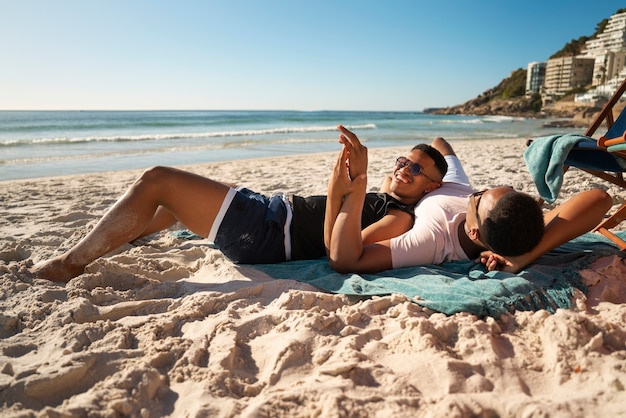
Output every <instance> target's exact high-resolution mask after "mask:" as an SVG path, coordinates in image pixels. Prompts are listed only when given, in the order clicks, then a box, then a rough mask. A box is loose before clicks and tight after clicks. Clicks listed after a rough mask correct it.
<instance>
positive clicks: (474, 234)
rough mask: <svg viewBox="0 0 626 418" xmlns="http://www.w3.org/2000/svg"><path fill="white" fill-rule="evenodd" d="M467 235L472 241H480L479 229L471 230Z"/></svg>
mask: <svg viewBox="0 0 626 418" xmlns="http://www.w3.org/2000/svg"><path fill="white" fill-rule="evenodd" d="M467 235H468V236H469V237H470V239H471V240H472V241H478V240H479V239H480V231H479V230H478V228H469V231H468V234H467Z"/></svg>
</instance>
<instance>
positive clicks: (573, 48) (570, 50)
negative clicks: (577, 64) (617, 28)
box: [550, 9, 626, 59]
mask: <svg viewBox="0 0 626 418" xmlns="http://www.w3.org/2000/svg"><path fill="white" fill-rule="evenodd" d="M624 12H626V9H618V10H617V12H615V14H619V13H624ZM608 23H609V19H602V20H601V21H600V23H598V24H597V25H596V31H595V32H594V33H593V35H591V36H581V37H579V38H578V39H572V40H571V41H569V42H568V43H567V44H565V46H564V47H563V48H562V49H561V50H560V51H558V52H555V53H554V54H552V56H550V59H552V58H561V57H573V56H576V55H578V54H580V53H581V52H582V50H583V47H584V46H585V42H587V41H588V40H589V39H594V38H595V37H597V36H598V35H599V34H601V33H602V32H604V28H606V25H607V24H608Z"/></svg>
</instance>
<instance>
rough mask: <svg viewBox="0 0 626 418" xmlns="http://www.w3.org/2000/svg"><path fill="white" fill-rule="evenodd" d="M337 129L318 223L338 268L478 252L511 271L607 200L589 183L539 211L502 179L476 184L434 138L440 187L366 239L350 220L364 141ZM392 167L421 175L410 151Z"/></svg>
mask: <svg viewBox="0 0 626 418" xmlns="http://www.w3.org/2000/svg"><path fill="white" fill-rule="evenodd" d="M340 131H341V135H340V142H341V143H342V144H343V145H344V147H343V149H342V151H341V153H340V155H339V158H338V160H337V163H336V166H335V170H334V171H333V176H332V177H331V179H330V182H329V188H328V197H329V201H328V205H327V208H328V210H327V213H326V224H325V233H326V237H325V238H326V243H327V247H328V257H329V261H330V264H331V266H332V267H333V268H334V269H335V270H337V271H340V272H377V271H381V270H387V269H390V268H399V267H407V266H416V265H425V264H440V263H443V262H446V261H453V260H469V259H477V260H480V261H481V262H483V263H484V264H485V265H486V266H487V268H488V269H490V270H494V269H499V270H507V271H511V272H517V271H519V270H521V269H522V268H523V267H525V266H526V265H528V264H529V263H531V262H532V261H534V260H535V259H537V258H538V257H539V256H541V255H543V254H544V253H545V252H547V251H550V250H551V249H553V248H555V247H557V246H558V245H561V244H562V243H565V242H567V241H569V240H570V239H572V238H575V237H577V236H578V235H581V234H583V233H585V232H588V231H590V230H591V229H592V228H593V227H595V226H596V225H597V224H598V223H599V222H600V221H601V219H602V217H603V216H604V214H605V213H606V212H607V211H608V210H609V209H610V207H611V205H612V199H611V197H610V196H609V195H608V194H607V193H605V192H604V191H602V190H599V189H595V190H590V191H587V192H583V193H580V194H578V195H576V196H574V197H573V198H571V199H570V200H568V201H567V202H565V203H564V204H562V205H561V206H559V207H557V208H555V209H553V210H551V211H549V212H547V213H545V214H543V213H542V211H541V209H540V208H539V205H538V204H537V202H536V201H535V200H534V199H533V198H532V197H530V196H528V195H526V194H524V193H519V192H516V191H515V190H513V189H512V188H510V187H496V188H493V189H488V190H483V191H476V190H475V189H473V188H472V187H471V185H470V182H469V179H468V177H467V175H466V174H465V172H464V170H463V167H462V165H461V163H460V161H459V159H458V158H457V156H456V155H455V153H454V150H453V149H452V147H451V146H450V144H448V143H447V142H446V141H445V140H444V139H443V138H436V139H435V140H434V141H433V147H434V148H436V149H438V150H439V151H440V153H441V154H443V155H444V157H445V159H446V161H447V165H448V170H447V173H446V175H445V176H444V177H443V178H442V179H441V181H440V182H439V183H440V184H441V187H438V188H436V189H435V190H431V191H430V193H428V194H426V195H425V196H424V197H423V198H422V199H421V200H420V202H419V203H418V204H417V205H416V206H415V223H414V225H413V227H412V228H411V230H410V231H408V232H406V233H403V234H401V235H399V236H396V237H390V238H386V239H382V240H379V241H378V242H374V243H371V242H370V243H366V242H364V241H362V240H361V239H360V235H359V234H358V232H359V230H358V223H359V213H360V212H361V202H362V201H363V196H364V193H365V189H366V184H367V176H366V172H367V149H366V148H365V147H364V146H363V145H362V144H361V143H360V141H359V140H358V138H357V137H356V135H354V134H353V133H352V132H350V131H348V130H342V129H340ZM346 158H348V159H349V166H346V164H345V163H344V161H345V160H346ZM398 167H401V168H400V169H399V170H400V173H398V174H396V175H397V176H399V175H404V176H406V177H408V176H413V177H414V178H417V177H426V178H428V177H429V174H427V173H426V172H424V169H423V167H422V166H420V164H419V162H418V161H416V160H414V159H413V157H412V156H411V155H409V156H408V157H401V158H399V159H398ZM397 171H398V170H397ZM428 180H429V181H432V180H438V179H433V178H428Z"/></svg>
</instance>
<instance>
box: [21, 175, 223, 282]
mask: <svg viewBox="0 0 626 418" xmlns="http://www.w3.org/2000/svg"><path fill="white" fill-rule="evenodd" d="M227 192H228V186H226V185H224V184H222V183H219V182H216V181H213V180H210V179H208V178H205V177H201V176H198V175H196V174H192V173H188V172H185V171H182V170H178V169H174V168H168V167H153V168H151V169H148V170H146V171H145V172H144V173H143V174H142V175H141V177H139V179H137V181H135V183H134V184H133V185H132V186H131V187H130V188H129V189H128V190H127V191H126V193H125V194H124V195H123V196H122V197H121V198H120V199H119V200H118V201H117V202H116V203H115V204H114V205H113V206H112V207H111V209H109V211H108V212H107V213H106V214H105V215H104V216H103V217H102V219H100V221H99V222H98V224H97V225H96V226H95V227H94V229H93V230H92V231H91V232H89V234H87V235H86V236H85V237H84V238H83V239H82V240H81V241H80V242H78V244H76V245H75V246H74V247H72V248H71V249H70V250H69V251H67V252H66V253H65V254H62V255H60V256H59V257H56V258H54V259H52V260H49V261H47V262H45V263H42V264H38V265H36V266H34V267H33V272H34V273H35V274H36V275H38V276H39V277H41V278H44V279H49V280H54V281H62V282H67V281H69V280H70V279H71V278H73V277H75V276H77V275H79V274H81V273H82V272H83V270H84V268H85V266H87V264H89V263H91V262H92V261H94V260H95V259H97V258H99V257H101V256H103V255H105V254H106V253H108V252H109V251H111V250H113V249H115V248H117V247H119V246H121V245H122V244H124V243H127V242H129V241H132V240H133V239H136V238H137V237H139V236H142V235H144V234H145V232H146V231H149V230H150V231H151V232H156V231H155V230H153V229H154V228H155V227H156V226H157V225H166V224H167V226H169V225H171V223H169V224H168V222H170V221H171V220H172V219H177V220H179V221H180V222H182V223H183V224H184V225H185V226H186V227H187V228H189V229H190V230H192V231H193V232H194V233H196V234H198V235H201V236H207V235H208V234H209V231H210V230H211V226H212V225H213V221H214V220H215V217H216V215H217V212H218V211H219V209H220V207H221V205H222V202H223V200H224V197H225V196H226V193H227ZM159 208H161V209H159ZM163 209H165V210H166V211H167V212H169V214H170V216H166V215H163V213H164V212H161V211H162V210H163ZM157 213H160V214H157Z"/></svg>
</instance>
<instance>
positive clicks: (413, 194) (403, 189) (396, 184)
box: [389, 150, 441, 203]
mask: <svg viewBox="0 0 626 418" xmlns="http://www.w3.org/2000/svg"><path fill="white" fill-rule="evenodd" d="M405 158H406V159H407V160H408V161H407V163H409V164H407V165H405V166H404V167H399V166H396V169H395V170H394V172H393V176H392V180H391V184H390V185H389V188H390V190H391V192H392V193H393V194H395V195H396V196H397V197H398V198H400V199H401V200H402V201H404V202H406V203H414V202H417V201H418V200H419V199H421V198H422V197H423V196H424V193H425V192H430V191H433V190H435V189H437V188H438V187H439V186H440V185H441V174H439V171H438V170H437V168H436V167H435V162H434V161H433V159H432V158H430V157H429V156H428V155H427V154H426V153H424V152H422V151H420V150H413V151H411V152H410V153H409V154H408V155H406V157H405ZM410 163H414V164H419V165H420V166H421V172H420V173H419V174H416V175H413V174H411V168H410ZM433 180H435V181H433Z"/></svg>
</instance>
